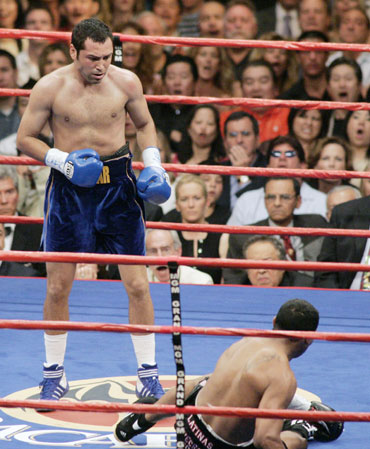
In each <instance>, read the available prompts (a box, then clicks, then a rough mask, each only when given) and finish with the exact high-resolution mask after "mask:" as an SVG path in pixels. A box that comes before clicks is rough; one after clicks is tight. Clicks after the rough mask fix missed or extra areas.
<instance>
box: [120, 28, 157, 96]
mask: <svg viewBox="0 0 370 449" xmlns="http://www.w3.org/2000/svg"><path fill="white" fill-rule="evenodd" d="M114 31H116V32H117V33H122V34H129V35H136V36H144V35H145V31H144V29H143V28H142V27H141V26H140V25H138V24H137V23H136V22H126V23H121V24H118V25H116V27H115V28H114ZM122 67H123V68H125V69H127V70H131V71H132V72H134V73H135V74H136V75H137V76H138V77H139V79H140V81H141V84H142V85H143V90H144V93H145V94H147V95H153V94H154V91H155V86H154V77H153V66H152V63H151V54H150V48H149V47H148V46H147V45H143V44H141V43H140V42H130V41H127V42H126V41H123V42H122Z"/></svg>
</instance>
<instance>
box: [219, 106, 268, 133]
mask: <svg viewBox="0 0 370 449" xmlns="http://www.w3.org/2000/svg"><path fill="white" fill-rule="evenodd" d="M243 118H248V119H249V120H250V121H251V122H252V128H253V132H254V135H255V136H258V134H259V127H258V122H257V120H256V118H255V117H253V115H252V114H249V113H248V112H244V111H235V112H232V113H231V114H230V115H229V116H228V117H227V119H226V120H225V123H224V135H225V136H226V131H227V125H228V124H229V123H230V122H234V121H237V120H242V119H243Z"/></svg>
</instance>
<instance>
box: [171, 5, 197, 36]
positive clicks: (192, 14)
mask: <svg viewBox="0 0 370 449" xmlns="http://www.w3.org/2000/svg"><path fill="white" fill-rule="evenodd" d="M181 4H182V11H181V16H180V21H179V23H178V25H177V31H178V33H179V36H181V37H198V36H199V27H198V23H199V12H200V8H201V7H202V4H203V0H182V1H181Z"/></svg>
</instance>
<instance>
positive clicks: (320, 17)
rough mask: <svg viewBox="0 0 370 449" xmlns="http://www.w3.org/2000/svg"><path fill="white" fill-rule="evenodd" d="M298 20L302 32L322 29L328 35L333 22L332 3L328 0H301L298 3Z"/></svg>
mask: <svg viewBox="0 0 370 449" xmlns="http://www.w3.org/2000/svg"><path fill="white" fill-rule="evenodd" d="M298 20H299V25H300V27H301V31H302V33H303V32H305V31H320V32H321V33H325V34H326V35H327V34H328V32H329V28H330V24H331V5H330V2H329V1H328V0H301V1H300V2H299V3H298Z"/></svg>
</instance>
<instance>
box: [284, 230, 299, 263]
mask: <svg viewBox="0 0 370 449" xmlns="http://www.w3.org/2000/svg"><path fill="white" fill-rule="evenodd" d="M281 238H282V239H283V242H284V246H285V252H286V253H287V255H288V257H289V259H291V260H296V259H295V251H294V248H293V245H292V242H291V240H290V237H289V235H282V236H281Z"/></svg>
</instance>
